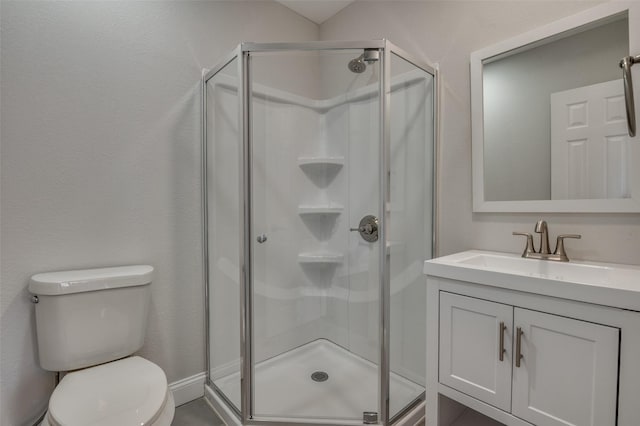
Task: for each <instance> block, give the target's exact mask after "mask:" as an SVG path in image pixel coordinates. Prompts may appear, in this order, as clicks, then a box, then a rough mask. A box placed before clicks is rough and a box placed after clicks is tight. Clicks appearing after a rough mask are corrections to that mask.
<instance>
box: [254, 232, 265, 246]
mask: <svg viewBox="0 0 640 426" xmlns="http://www.w3.org/2000/svg"><path fill="white" fill-rule="evenodd" d="M256 241H258V243H260V244H262V243H264V242H266V241H267V235H266V234H260V235H258V238H256Z"/></svg>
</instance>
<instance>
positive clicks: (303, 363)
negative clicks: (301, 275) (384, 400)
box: [214, 339, 424, 420]
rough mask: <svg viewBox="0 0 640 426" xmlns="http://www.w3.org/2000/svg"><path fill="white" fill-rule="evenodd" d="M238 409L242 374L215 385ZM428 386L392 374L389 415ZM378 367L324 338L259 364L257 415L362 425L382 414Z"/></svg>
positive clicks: (256, 386)
mask: <svg viewBox="0 0 640 426" xmlns="http://www.w3.org/2000/svg"><path fill="white" fill-rule="evenodd" d="M214 383H215V384H216V385H217V386H218V388H219V389H221V390H222V391H223V392H224V393H225V395H227V396H228V397H229V398H230V399H231V400H232V401H233V402H234V403H235V404H238V403H239V399H240V380H239V373H235V374H232V375H229V376H226V377H221V378H219V379H217V380H214ZM422 392H424V387H422V386H420V385H418V384H416V383H413V382H411V381H409V380H407V379H405V378H404V377H401V376H399V375H397V374H393V373H392V374H391V393H390V395H391V400H390V411H391V413H393V414H395V413H396V412H398V411H399V410H400V409H401V408H403V407H404V406H405V405H406V404H408V403H410V402H411V401H413V400H414V399H415V398H416V397H418V396H419V395H420V394H421V393H422ZM377 407H378V366H377V365H375V364H374V363H371V362H369V361H367V360H365V359H364V358H361V357H359V356H357V355H354V354H353V353H351V352H349V351H347V350H346V349H344V348H342V347H340V346H338V345H336V344H334V343H332V342H330V341H328V340H324V339H320V340H315V341H313V342H311V343H307V344H306V345H303V346H300V347H299V348H296V349H293V350H291V351H289V352H286V353H284V354H281V355H278V356H276V357H274V358H271V359H269V360H266V361H263V362H260V363H258V364H257V365H256V367H255V413H256V415H257V416H259V417H266V418H271V419H273V420H278V419H280V418H299V419H318V418H330V419H335V420H359V419H360V420H361V419H362V416H363V412H365V411H374V412H375V411H377Z"/></svg>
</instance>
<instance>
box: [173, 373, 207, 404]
mask: <svg viewBox="0 0 640 426" xmlns="http://www.w3.org/2000/svg"><path fill="white" fill-rule="evenodd" d="M206 378H207V374H206V373H205V372H204V371H203V372H202V373H198V374H194V375H193V376H190V377H185V378H184V379H182V380H178V381H177V382H173V383H169V390H170V391H171V393H172V394H173V399H174V400H175V401H176V407H177V406H179V405H182V404H186V403H187V402H190V401H193V400H194V399H198V398H202V397H203V396H204V382H205V380H206Z"/></svg>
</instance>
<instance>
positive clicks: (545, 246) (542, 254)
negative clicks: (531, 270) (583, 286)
mask: <svg viewBox="0 0 640 426" xmlns="http://www.w3.org/2000/svg"><path fill="white" fill-rule="evenodd" d="M534 232H536V233H537V234H540V250H538V251H536V248H535V246H534V244H533V235H531V234H530V233H528V232H513V235H522V236H524V237H527V245H526V246H525V248H524V251H523V252H522V257H527V258H531V259H543V260H555V261H558V262H568V261H569V257H568V256H567V252H566V251H565V249H564V239H565V238H576V239H580V238H582V235H578V234H563V235H558V238H557V240H556V249H555V250H554V252H553V253H551V250H550V249H549V232H548V227H547V222H545V221H544V220H539V221H538V222H537V223H536V227H535V228H534Z"/></svg>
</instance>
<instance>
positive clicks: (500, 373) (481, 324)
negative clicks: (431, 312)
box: [440, 292, 513, 411]
mask: <svg viewBox="0 0 640 426" xmlns="http://www.w3.org/2000/svg"><path fill="white" fill-rule="evenodd" d="M501 323H502V324H504V326H506V329H505V328H502V329H501V327H500V325H501ZM512 325H513V308H512V307H511V306H508V305H503V304H501V303H494V302H487V301H485V300H480V299H474V298H471V297H465V296H459V295H456V294H451V293H446V292H441V293H440V382H441V383H443V384H445V385H448V386H451V387H452V388H455V389H457V390H459V391H460V392H464V393H466V394H467V395H470V396H473V397H475V398H478V399H480V400H482V401H485V402H487V403H489V404H491V405H493V406H495V407H498V408H500V409H502V410H505V411H510V410H511V359H512V339H511V334H512V329H513V327H512ZM501 333H502V334H503V338H504V344H503V346H502V347H503V348H504V349H505V350H504V353H503V357H502V360H500V347H501V345H500V334H501Z"/></svg>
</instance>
